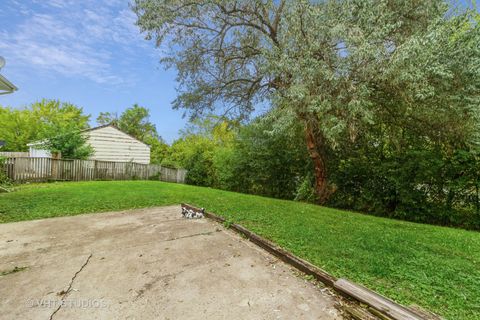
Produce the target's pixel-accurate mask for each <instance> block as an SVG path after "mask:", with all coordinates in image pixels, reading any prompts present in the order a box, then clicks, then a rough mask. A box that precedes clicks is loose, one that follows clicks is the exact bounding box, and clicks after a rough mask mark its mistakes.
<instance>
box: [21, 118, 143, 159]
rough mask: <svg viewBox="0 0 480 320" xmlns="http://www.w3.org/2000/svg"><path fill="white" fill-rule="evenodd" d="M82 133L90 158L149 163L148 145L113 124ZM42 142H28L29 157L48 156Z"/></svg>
mask: <svg viewBox="0 0 480 320" xmlns="http://www.w3.org/2000/svg"><path fill="white" fill-rule="evenodd" d="M82 134H84V135H85V137H86V138H87V143H88V144H90V145H91V146H92V147H93V150H94V153H93V155H92V156H91V157H90V159H91V160H100V161H114V162H136V163H144V164H149V163H150V147H149V146H148V145H147V144H145V143H143V142H142V141H140V140H138V139H136V138H134V137H132V136H130V135H129V134H127V133H125V132H123V131H121V130H120V129H118V128H117V127H115V126H113V125H110V124H109V125H104V126H100V127H96V128H91V129H87V130H84V131H82ZM44 143H45V141H37V142H33V143H29V144H28V146H29V148H30V157H50V156H51V155H50V152H49V151H48V150H44V149H42V145H43V144H44Z"/></svg>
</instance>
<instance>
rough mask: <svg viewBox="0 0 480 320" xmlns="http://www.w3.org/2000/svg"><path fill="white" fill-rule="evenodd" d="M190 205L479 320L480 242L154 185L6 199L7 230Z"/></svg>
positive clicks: (337, 271) (78, 187) (395, 294)
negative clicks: (13, 225) (21, 224)
mask: <svg viewBox="0 0 480 320" xmlns="http://www.w3.org/2000/svg"><path fill="white" fill-rule="evenodd" d="M180 202H187V203H191V204H193V205H196V206H199V207H205V208H206V209H207V210H208V211H211V212H214V213H216V214H218V215H221V216H223V217H225V218H227V219H229V220H230V221H232V222H237V223H240V224H242V225H244V226H246V227H248V228H249V229H251V230H252V231H254V232H256V233H258V234H260V235H262V236H264V237H265V238H268V239H270V240H272V241H274V242H276V243H277V244H279V245H281V246H282V247H284V248H286V249H288V250H289V251H291V252H293V253H294V254H296V255H298V256H300V257H302V258H304V259H306V260H308V261H310V262H312V263H314V264H315V265H317V266H319V267H321V268H323V269H325V270H326V271H328V272H330V273H332V274H333V275H335V276H337V277H345V278H348V279H351V280H353V281H356V282H358V283H361V284H363V285H365V286H367V287H369V288H371V289H373V290H376V291H378V292H380V293H382V294H384V295H386V296H388V297H390V298H392V299H394V300H396V301H398V302H400V303H403V304H406V305H411V304H416V305H420V306H422V307H423V308H425V309H429V310H431V311H434V312H436V313H438V314H440V315H442V316H444V317H446V318H448V319H480V233H478V232H472V231H465V230H459V229H453V228H444V227H437V226H430V225H423V224H415V223H409V222H402V221H396V220H390V219H385V218H378V217H373V216H368V215H363V214H358V213H352V212H347V211H341V210H335V209H329V208H324V207H319V206H315V205H310V204H304V203H299V202H293V201H283V200H275V199H270V198H263V197H258V196H251V195H245V194H238V193H233V192H226V191H220V190H215V189H209V188H200V187H193V186H186V185H179V184H170V183H163V182H156V181H113V182H70V183H52V184H37V185H29V186H23V187H21V188H20V189H19V190H18V191H16V192H13V193H8V194H0V222H3V223H5V222H13V221H20V220H31V219H40V218H49V217H58V216H67V215H75V214H80V213H89V212H99V211H113V210H119V209H127V208H141V207H150V206H161V205H169V204H178V203H180Z"/></svg>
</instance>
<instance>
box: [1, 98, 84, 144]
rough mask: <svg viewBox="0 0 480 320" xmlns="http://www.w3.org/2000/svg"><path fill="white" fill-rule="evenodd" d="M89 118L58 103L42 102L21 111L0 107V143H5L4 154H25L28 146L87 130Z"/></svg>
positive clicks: (69, 105) (52, 101)
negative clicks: (70, 132)
mask: <svg viewBox="0 0 480 320" xmlns="http://www.w3.org/2000/svg"><path fill="white" fill-rule="evenodd" d="M89 117H90V116H88V115H85V114H84V113H83V109H82V108H80V107H77V106H75V105H73V104H70V103H67V102H61V101H58V100H46V99H43V100H41V101H39V102H35V103H32V104H31V105H29V106H27V107H25V108H23V109H17V108H9V107H1V106H0V128H2V129H1V130H0V140H5V141H6V146H5V148H4V150H9V151H26V150H28V147H27V143H30V142H33V141H36V140H42V139H46V138H51V137H53V136H56V135H58V133H59V132H67V131H68V130H73V131H78V130H82V129H85V128H88V119H89Z"/></svg>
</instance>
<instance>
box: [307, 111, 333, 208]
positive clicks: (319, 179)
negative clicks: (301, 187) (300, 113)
mask: <svg viewBox="0 0 480 320" xmlns="http://www.w3.org/2000/svg"><path fill="white" fill-rule="evenodd" d="M315 129H316V127H315V126H314V124H313V123H312V121H309V120H308V119H307V120H305V141H306V144H307V149H308V154H309V155H310V158H311V159H312V163H313V168H314V173H315V192H316V193H317V197H318V202H319V203H320V204H323V203H325V202H326V201H327V199H328V188H327V168H326V161H325V153H324V148H323V146H324V145H323V137H322V136H320V135H318V136H316V135H315V131H316V130H315Z"/></svg>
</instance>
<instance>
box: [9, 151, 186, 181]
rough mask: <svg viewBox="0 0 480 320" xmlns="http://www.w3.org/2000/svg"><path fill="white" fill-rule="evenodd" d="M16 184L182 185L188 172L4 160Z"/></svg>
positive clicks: (49, 160) (128, 165)
mask: <svg viewBox="0 0 480 320" xmlns="http://www.w3.org/2000/svg"><path fill="white" fill-rule="evenodd" d="M0 170H4V171H5V173H6V175H7V177H8V178H9V179H11V180H12V181H14V182H17V183H25V182H45V181H91V180H161V181H168V182H176V183H185V176H186V173H187V171H186V170H184V169H175V168H168V167H163V166H161V165H156V164H142V163H135V162H111V161H98V160H67V159H52V158H32V157H17V158H6V159H5V160H4V164H3V168H0Z"/></svg>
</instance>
